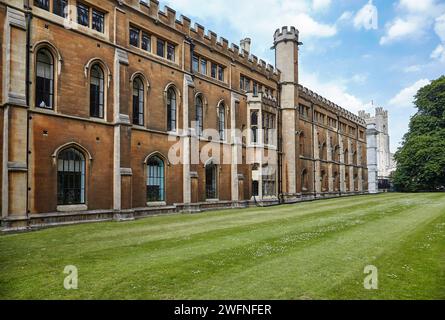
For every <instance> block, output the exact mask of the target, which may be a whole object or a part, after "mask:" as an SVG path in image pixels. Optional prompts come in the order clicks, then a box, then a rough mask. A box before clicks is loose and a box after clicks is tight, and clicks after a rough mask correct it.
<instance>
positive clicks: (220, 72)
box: [218, 66, 224, 81]
mask: <svg viewBox="0 0 445 320" xmlns="http://www.w3.org/2000/svg"><path fill="white" fill-rule="evenodd" d="M218 80H219V81H224V68H223V67H221V66H218Z"/></svg>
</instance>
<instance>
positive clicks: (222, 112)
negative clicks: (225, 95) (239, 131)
mask: <svg viewBox="0 0 445 320" xmlns="http://www.w3.org/2000/svg"><path fill="white" fill-rule="evenodd" d="M218 133H219V139H220V140H221V141H224V140H225V139H226V108H225V107H224V103H221V104H220V105H219V108H218Z"/></svg>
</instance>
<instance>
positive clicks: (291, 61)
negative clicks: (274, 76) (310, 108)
mask: <svg viewBox="0 0 445 320" xmlns="http://www.w3.org/2000/svg"><path fill="white" fill-rule="evenodd" d="M298 36H299V32H298V30H297V29H295V27H291V28H290V29H289V28H288V27H283V28H282V29H281V30H280V29H277V31H275V35H274V48H275V65H276V67H277V69H279V70H280V71H281V79H280V85H281V119H282V128H281V134H282V151H283V158H282V161H283V163H282V168H283V172H282V189H283V195H284V198H285V199H284V200H285V201H293V200H294V199H295V198H296V197H297V181H296V177H297V170H296V165H297V164H296V159H297V157H296V145H297V141H296V133H297V132H296V131H297V105H298V104H297V101H298V46H299V45H300V44H301V43H300V42H299V41H298Z"/></svg>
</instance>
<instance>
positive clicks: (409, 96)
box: [389, 79, 430, 107]
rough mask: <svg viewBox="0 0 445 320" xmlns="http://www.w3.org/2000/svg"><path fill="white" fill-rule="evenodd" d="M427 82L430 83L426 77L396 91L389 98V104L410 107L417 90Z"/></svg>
mask: <svg viewBox="0 0 445 320" xmlns="http://www.w3.org/2000/svg"><path fill="white" fill-rule="evenodd" d="M428 84H430V81H429V80H428V79H420V80H419V81H417V82H416V83H414V84H412V85H411V86H409V87H406V88H404V89H402V90H401V91H400V92H399V93H397V94H396V95H395V96H394V97H393V98H392V99H391V100H389V105H392V106H395V107H411V106H412V105H413V101H414V96H415V95H416V93H417V91H419V89H420V88H422V87H424V86H426V85H428Z"/></svg>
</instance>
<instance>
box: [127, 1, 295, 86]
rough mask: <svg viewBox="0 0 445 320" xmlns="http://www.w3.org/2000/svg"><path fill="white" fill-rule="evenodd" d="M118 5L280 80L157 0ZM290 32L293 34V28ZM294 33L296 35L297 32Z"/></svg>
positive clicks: (251, 57) (272, 71)
mask: <svg viewBox="0 0 445 320" xmlns="http://www.w3.org/2000/svg"><path fill="white" fill-rule="evenodd" d="M120 3H122V4H123V5H126V6H129V7H132V8H133V9H138V10H139V11H140V12H141V13H143V14H148V16H149V17H150V18H152V19H153V20H154V22H155V23H156V24H158V23H162V24H164V25H166V26H168V27H170V28H173V29H174V30H176V31H178V32H179V33H182V34H183V35H184V37H185V38H187V39H190V40H192V41H195V42H199V43H201V44H203V45H204V46H207V47H208V48H209V49H210V51H215V52H219V53H220V54H223V55H225V56H227V58H228V59H230V60H231V61H232V62H235V61H236V62H239V63H240V64H243V65H245V66H246V67H248V68H249V69H251V70H252V71H256V72H258V73H260V74H262V75H263V76H265V77H267V78H272V79H274V80H276V81H278V80H279V78H280V71H279V70H278V69H276V68H275V67H274V66H272V65H270V64H266V62H265V61H263V60H260V59H258V57H257V56H255V55H253V54H250V52H249V51H246V50H242V49H240V47H239V45H238V44H234V43H230V44H229V41H228V40H227V39H225V38H223V37H219V36H218V34H216V33H215V32H213V31H211V30H208V31H207V32H206V29H205V27H204V26H202V25H200V24H199V23H194V24H192V21H191V19H190V18H188V17H186V16H184V15H180V17H179V19H178V18H177V16H176V11H175V10H173V9H171V8H170V7H168V6H164V10H160V8H159V1H157V0H149V1H148V2H147V4H141V3H140V1H139V0H124V1H120ZM147 7H148V8H147ZM147 9H148V10H147ZM292 30H293V32H294V34H295V28H293V29H292ZM296 32H297V34H298V31H296Z"/></svg>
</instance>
